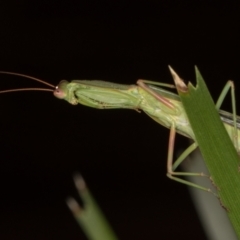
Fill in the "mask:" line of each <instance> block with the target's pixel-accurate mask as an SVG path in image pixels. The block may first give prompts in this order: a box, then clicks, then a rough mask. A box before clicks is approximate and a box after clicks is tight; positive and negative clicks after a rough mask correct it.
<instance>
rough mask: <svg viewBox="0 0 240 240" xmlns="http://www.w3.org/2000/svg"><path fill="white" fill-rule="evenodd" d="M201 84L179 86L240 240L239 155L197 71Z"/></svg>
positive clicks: (218, 190) (223, 204)
mask: <svg viewBox="0 0 240 240" xmlns="http://www.w3.org/2000/svg"><path fill="white" fill-rule="evenodd" d="M195 72H196V79H197V85H196V87H194V86H193V85H192V84H191V83H189V84H188V86H186V85H185V86H184V83H183V82H182V83H183V84H182V83H181V81H182V80H181V79H180V78H179V77H178V76H177V75H176V76H175V77H178V78H179V80H180V82H179V84H177V85H176V86H177V89H178V93H179V96H180V98H181V101H182V104H183V106H184V109H185V111H186V114H187V116H188V119H189V121H190V124H191V127H192V129H193V132H194V134H195V137H196V140H197V143H198V145H199V149H200V151H201V153H202V155H203V158H204V161H205V163H206V165H207V168H208V170H209V172H210V175H211V178H212V181H213V184H214V186H216V191H217V192H218V195H219V200H220V204H221V205H222V206H223V208H225V209H226V211H227V213H228V216H229V218H230V221H231V222H232V225H233V227H234V229H235V231H236V233H237V235H238V237H239V238H240V172H239V164H240V161H239V156H238V154H237V151H236V149H235V148H234V146H233V143H232V141H231V139H230V137H229V135H228V133H227V131H226V129H225V127H224V125H223V123H222V121H221V120H220V117H219V113H218V111H217V110H216V108H215V104H214V102H213V100H212V97H211V95H210V93H209V91H208V88H207V86H206V84H205V82H204V80H203V78H202V76H201V74H200V72H199V71H198V69H197V68H195Z"/></svg>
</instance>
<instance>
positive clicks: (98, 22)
mask: <svg viewBox="0 0 240 240" xmlns="http://www.w3.org/2000/svg"><path fill="white" fill-rule="evenodd" d="M196 2H197V1H118V2H115V1H50V0H48V1H27V0H25V1H5V2H3V1H1V3H0V70H5V71H14V72H20V73H25V74H28V75H32V76H35V77H39V78H41V79H44V80H46V81H48V82H50V83H52V84H54V85H57V84H58V82H59V81H60V80H61V79H67V80H73V79H102V80H107V81H112V82H118V83H126V84H133V83H135V82H136V80H137V79H138V78H145V79H151V80H154V81H160V82H166V83H172V78H171V75H170V73H169V70H168V68H167V65H168V64H171V65H172V67H173V68H174V69H175V70H176V71H177V72H178V73H179V75H180V76H181V77H182V78H184V79H185V80H192V81H195V76H194V65H197V66H198V67H199V69H200V71H201V73H202V74H203V76H204V78H205V80H206V82H207V84H208V86H209V89H210V91H211V93H212V95H213V98H214V99H215V100H216V99H217V96H218V95H219V93H220V91H221V89H222V88H223V86H224V84H225V83H226V81H227V80H228V79H232V80H234V81H235V84H236V95H238V93H239V89H240V85H239V81H240V74H239V71H238V69H239V61H238V60H239V21H238V20H239V11H238V10H239V6H238V5H237V4H235V5H234V4H233V3H231V2H229V1H226V3H225V4H224V3H222V4H219V3H218V4H216V3H214V2H213V1H207V3H206V4H204V3H203V2H202V3H201V4H200V3H198V4H197V3H196ZM31 86H41V85H40V84H38V83H34V82H32V81H30V80H25V79H23V78H20V77H14V76H6V75H1V76H0V89H8V88H16V87H31ZM237 99H238V97H237ZM0 103H1V104H0V106H1V107H0V109H1V110H0V113H1V120H0V123H1V124H0V144H1V145H0V146H1V150H0V152H1V155H0V156H1V160H0V178H1V179H0V180H1V181H0V182H1V185H0V188H1V202H0V213H1V214H0V239H4V240H5V239H15V240H17V239H36V240H37V239H86V238H85V237H84V235H83V233H82V231H81V229H80V228H79V227H78V225H77V223H76V222H75V220H74V219H73V217H72V215H71V213H70V211H69V210H68V208H67V207H66V204H65V199H66V197H68V196H69V195H71V196H74V197H77V193H76V190H75V188H74V184H73V181H72V174H73V173H74V172H76V171H80V172H81V173H82V175H83V176H84V178H85V180H86V181H87V183H88V186H89V188H90V189H91V191H92V193H93V194H94V196H95V197H96V200H97V201H98V203H99V205H100V206H101V208H102V210H103V211H104V212H105V213H106V216H107V218H108V219H109V221H110V222H111V224H112V226H113V228H114V230H115V231H116V233H117V235H118V236H119V238H120V239H125V240H128V239H138V240H145V239H169V240H170V239H176V238H177V239H206V237H205V235H204V232H203V230H202V227H201V225H200V222H199V220H198V217H197V215H196V212H195V210H194V207H193V204H192V202H191V199H190V197H189V194H188V190H187V188H186V187H185V186H183V185H181V184H178V183H175V182H173V181H171V180H169V179H168V178H167V177H166V157H167V155H166V152H167V144H168V135H169V131H168V130H167V129H165V128H164V127H161V126H160V125H158V124H157V123H155V122H153V121H152V120H151V119H150V118H148V117H147V116H146V115H145V114H144V113H142V114H139V113H137V112H135V111H131V110H103V111H100V110H96V109H91V108H87V107H84V106H72V105H70V104H68V103H67V102H65V101H60V100H57V99H56V98H54V97H53V96H52V94H51V93H42V92H25V93H23V92H22V93H12V94H5V95H1V96H0ZM224 109H226V110H228V111H231V105H230V98H228V100H227V103H226V104H224ZM187 144H188V142H187V140H186V139H185V138H184V137H181V136H179V137H178V138H177V143H176V148H180V147H182V148H185V147H186V146H187Z"/></svg>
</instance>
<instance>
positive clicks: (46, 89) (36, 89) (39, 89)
mask: <svg viewBox="0 0 240 240" xmlns="http://www.w3.org/2000/svg"><path fill="white" fill-rule="evenodd" d="M0 74H7V75H14V76H20V77H24V78H28V79H32V80H34V81H36V82H40V83H42V84H45V85H47V86H50V87H51V88H53V89H50V88H16V89H9V90H3V91H0V94H1V93H9V92H21V91H47V92H53V91H54V89H55V88H56V87H55V86H54V85H52V84H50V83H48V82H45V81H43V80H41V79H38V78H35V77H31V76H28V75H25V74H20V73H14V72H5V71H0Z"/></svg>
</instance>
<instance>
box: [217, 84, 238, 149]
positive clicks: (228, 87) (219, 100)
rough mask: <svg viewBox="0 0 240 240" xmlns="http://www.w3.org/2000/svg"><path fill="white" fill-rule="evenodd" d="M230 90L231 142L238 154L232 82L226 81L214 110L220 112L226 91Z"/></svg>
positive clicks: (234, 98)
mask: <svg viewBox="0 0 240 240" xmlns="http://www.w3.org/2000/svg"><path fill="white" fill-rule="evenodd" d="M230 89H231V102H232V112H233V114H232V115H233V133H232V141H233V144H234V146H235V148H236V149H237V152H238V153H240V146H239V144H238V129H237V111H236V97H235V91H234V82H233V81H230V80H229V81H228V82H227V83H226V85H225V86H224V88H223V90H222V92H221V94H220V96H219V98H218V100H217V103H216V109H217V110H220V107H221V105H222V103H223V101H224V99H225V97H226V95H227V93H228V91H229V90H230Z"/></svg>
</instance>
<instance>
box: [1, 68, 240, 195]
mask: <svg viewBox="0 0 240 240" xmlns="http://www.w3.org/2000/svg"><path fill="white" fill-rule="evenodd" d="M170 71H171V73H172V75H174V71H173V70H172V69H171V68H170ZM0 73H1V74H9V75H15V76H20V77H25V78H29V79H32V80H35V81H38V82H41V83H43V84H45V85H47V86H49V87H51V89H50V88H22V89H10V90H4V91H0V93H8V92H16V91H35V90H36V91H50V92H53V95H54V96H55V97H57V98H58V99H64V100H66V101H67V102H69V103H70V104H72V105H77V104H82V105H85V106H88V107H92V108H97V109H117V108H124V109H133V110H136V111H138V112H139V111H141V110H142V111H143V112H145V113H146V114H147V115H148V116H149V117H151V118H152V119H153V120H155V121H156V122H157V123H159V124H161V125H162V126H164V127H166V128H168V129H170V136H169V144H168V157H167V176H168V177H169V178H170V179H172V180H175V181H178V182H181V183H184V184H186V185H189V186H192V187H196V188H199V189H202V190H204V191H208V192H212V190H211V189H208V188H205V187H203V186H200V185H197V184H194V183H192V182H189V181H187V180H184V179H182V178H181V176H206V175H205V174H204V173H190V172H178V171H175V170H176V169H177V167H178V166H179V165H180V164H181V163H182V162H183V161H184V159H185V158H186V157H187V156H188V155H189V154H190V153H191V152H193V151H194V150H195V149H196V148H197V147H198V144H197V142H196V139H195V135H194V131H193V130H192V128H191V126H190V123H189V121H188V118H187V115H186V113H185V110H184V107H183V105H182V103H181V101H180V98H179V96H178V95H177V94H174V93H172V92H170V91H167V90H165V89H163V88H162V87H165V88H175V85H171V84H165V83H158V82H154V81H149V80H143V79H139V80H138V81H137V83H136V84H133V85H123V84H117V83H111V82H106V81H100V80H73V81H71V82H68V81H66V80H62V81H61V82H60V83H59V85H58V86H56V87H55V86H53V85H52V84H49V83H47V82H45V81H42V80H40V79H37V78H34V77H31V76H28V75H24V74H19V73H12V72H3V71H1V72H0ZM229 90H231V99H232V111H233V114H231V113H228V112H225V111H223V110H220V107H221V105H222V102H223V100H224V99H225V96H226V95H227V93H228V91H229ZM216 109H217V110H218V111H219V117H220V119H221V120H222V122H223V124H224V126H225V128H226V130H227V132H228V135H229V136H230V138H231V139H232V142H233V144H234V146H235V148H236V150H237V152H240V138H239V137H238V136H239V129H240V117H238V116H237V115H236V105H235V93H234V84H233V82H232V81H228V82H227V84H226V85H225V87H224V88H223V90H222V92H221V94H220V97H219V99H218V101H217V103H216ZM176 133H179V134H181V135H183V136H185V137H187V138H190V139H192V140H193V141H194V143H193V144H192V145H190V146H189V147H188V148H187V149H186V150H185V151H184V152H183V153H182V154H181V155H180V156H179V157H178V158H177V159H176V161H174V162H173V153H174V143H175V136H176ZM212 193H213V192H212ZM213 194H214V195H215V193H213Z"/></svg>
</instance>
